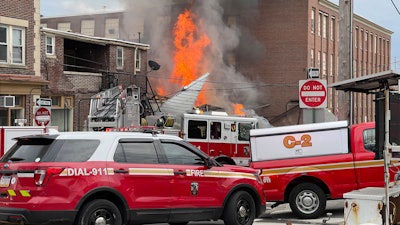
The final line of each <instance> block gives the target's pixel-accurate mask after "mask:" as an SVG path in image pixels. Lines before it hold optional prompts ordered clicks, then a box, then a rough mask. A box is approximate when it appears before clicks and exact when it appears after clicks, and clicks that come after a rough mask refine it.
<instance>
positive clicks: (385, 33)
mask: <svg viewBox="0 0 400 225" xmlns="http://www.w3.org/2000/svg"><path fill="white" fill-rule="evenodd" d="M241 18H246V16H244V15H241ZM338 20H339V9H338V6H337V5H335V4H333V3H331V2H329V1H325V0H301V1H299V0H285V1H260V7H259V14H258V17H257V19H256V21H265V22H262V23H259V22H253V23H250V22H248V23H246V21H245V20H242V21H241V20H238V22H239V23H242V24H247V26H249V29H250V30H252V31H253V33H254V34H255V35H256V37H257V39H258V40H260V42H262V43H263V44H264V45H265V47H266V52H267V54H266V57H265V58H264V59H263V60H262V61H261V62H258V63H257V65H252V66H251V67H247V66H246V65H243V64H240V70H241V71H242V72H243V73H244V74H247V76H248V77H251V78H252V79H253V80H255V81H257V82H260V83H265V84H271V85H270V86H268V88H260V89H259V92H260V93H262V95H263V96H265V102H264V104H269V107H266V108H264V109H261V110H258V113H259V114H260V115H264V116H266V117H267V118H268V119H269V120H270V122H271V123H272V124H274V125H284V124H297V123H301V120H302V115H301V114H302V111H303V110H300V109H299V107H298V102H299V96H298V95H299V92H298V86H297V85H298V82H299V80H304V79H307V73H306V69H307V68H318V69H319V71H320V78H322V79H326V80H327V82H328V85H329V84H330V83H333V82H337V81H339V77H338V66H339V63H338V45H339V43H338V42H339V21H338ZM391 34H392V32H391V31H390V30H387V29H385V28H383V27H381V26H379V25H378V24H375V23H373V22H371V21H368V20H366V19H365V18H362V17H360V16H357V15H354V17H353V44H352V46H353V65H354V66H353V74H352V76H353V77H359V76H363V75H368V74H372V73H377V72H381V71H386V70H389V69H390V45H391ZM337 94H338V93H337V92H336V91H335V90H331V89H328V103H327V104H328V107H327V110H329V111H331V112H332V113H333V114H335V113H337V110H338V105H339V104H341V103H340V102H338V100H337V99H338V98H337ZM372 99H373V96H371V95H366V94H357V95H355V96H354V104H353V111H354V114H353V121H354V122H355V123H358V122H362V121H373V120H374V114H375V109H374V103H373V102H372Z"/></svg>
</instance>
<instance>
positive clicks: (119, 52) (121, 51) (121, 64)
mask: <svg viewBox="0 0 400 225" xmlns="http://www.w3.org/2000/svg"><path fill="white" fill-rule="evenodd" d="M123 68H124V48H122V47H117V69H123Z"/></svg>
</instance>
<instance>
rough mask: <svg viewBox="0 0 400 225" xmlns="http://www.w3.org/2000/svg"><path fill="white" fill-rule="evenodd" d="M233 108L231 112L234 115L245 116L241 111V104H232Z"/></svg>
mask: <svg viewBox="0 0 400 225" xmlns="http://www.w3.org/2000/svg"><path fill="white" fill-rule="evenodd" d="M232 106H233V112H234V114H235V115H239V116H245V115H246V113H245V112H244V111H243V105H242V104H234V103H233V104H232Z"/></svg>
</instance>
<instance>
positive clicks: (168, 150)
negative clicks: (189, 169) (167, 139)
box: [162, 143, 204, 165]
mask: <svg viewBox="0 0 400 225" xmlns="http://www.w3.org/2000/svg"><path fill="white" fill-rule="evenodd" d="M162 146H163V148H164V151H165V155H166V156H167V159H168V163H169V164H177V165H196V164H200V165H204V160H203V159H202V158H201V157H200V156H198V155H196V154H195V153H193V152H191V151H190V150H189V149H187V148H184V147H183V146H180V145H178V144H175V143H162Z"/></svg>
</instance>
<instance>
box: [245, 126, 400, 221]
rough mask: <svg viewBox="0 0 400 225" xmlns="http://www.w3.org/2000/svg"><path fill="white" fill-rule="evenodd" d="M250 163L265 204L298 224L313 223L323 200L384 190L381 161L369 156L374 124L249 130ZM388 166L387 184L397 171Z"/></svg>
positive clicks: (395, 166) (372, 152)
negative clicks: (282, 208)
mask: <svg viewBox="0 0 400 225" xmlns="http://www.w3.org/2000/svg"><path fill="white" fill-rule="evenodd" d="M250 145H251V163H250V166H251V167H252V168H254V169H258V170H261V171H262V172H261V178H262V180H263V182H264V191H265V195H266V196H267V201H269V202H276V204H275V205H277V204H280V203H289V204H290V208H291V209H292V211H293V213H295V214H296V215H297V216H298V217H300V218H316V217H319V216H321V215H322V213H323V212H324V211H325V207H326V201H327V200H328V199H341V198H343V194H344V193H346V192H349V191H352V190H356V189H360V188H364V187H384V160H383V157H382V154H377V152H376V150H375V123H374V122H369V123H362V124H356V125H351V126H350V127H349V126H348V124H347V121H336V122H324V123H315V124H303V125H294V126H283V127H274V128H267V129H253V130H251V131H250ZM399 166H400V164H399V162H398V161H397V162H394V161H393V162H392V165H391V169H390V171H391V174H390V179H391V180H393V179H394V175H395V173H397V172H398V171H399V169H400V167H399Z"/></svg>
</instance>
